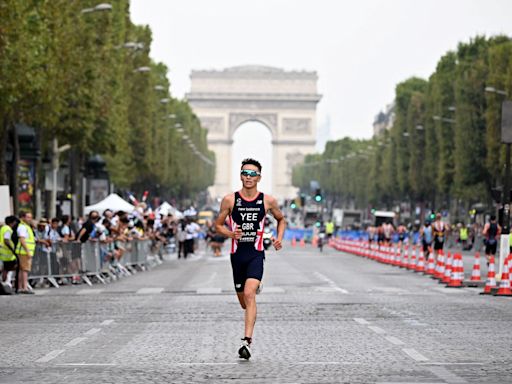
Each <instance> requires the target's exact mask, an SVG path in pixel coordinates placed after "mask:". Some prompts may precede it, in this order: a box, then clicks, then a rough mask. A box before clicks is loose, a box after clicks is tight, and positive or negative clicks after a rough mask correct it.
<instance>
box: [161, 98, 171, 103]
mask: <svg viewBox="0 0 512 384" xmlns="http://www.w3.org/2000/svg"><path fill="white" fill-rule="evenodd" d="M169 101H171V99H169V98H167V97H165V98H163V99H160V102H161V103H162V104H167V103H169Z"/></svg>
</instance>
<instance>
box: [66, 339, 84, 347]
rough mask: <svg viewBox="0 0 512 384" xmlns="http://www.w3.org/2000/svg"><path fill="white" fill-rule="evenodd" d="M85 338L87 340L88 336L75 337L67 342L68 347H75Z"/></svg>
mask: <svg viewBox="0 0 512 384" xmlns="http://www.w3.org/2000/svg"><path fill="white" fill-rule="evenodd" d="M85 340H87V337H75V338H74V339H73V340H71V341H70V342H69V343H67V344H66V347H74V346H75V345H77V344H80V343H81V342H82V341H85Z"/></svg>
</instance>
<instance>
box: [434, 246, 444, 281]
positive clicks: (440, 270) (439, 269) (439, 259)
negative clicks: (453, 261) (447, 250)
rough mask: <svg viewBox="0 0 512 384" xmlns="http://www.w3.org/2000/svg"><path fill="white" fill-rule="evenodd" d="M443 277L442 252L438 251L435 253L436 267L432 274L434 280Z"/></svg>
mask: <svg viewBox="0 0 512 384" xmlns="http://www.w3.org/2000/svg"><path fill="white" fill-rule="evenodd" d="M443 277H444V252H443V250H442V249H440V250H439V251H438V253H437V266H436V271H435V273H434V279H439V280H441V279H442V278H443Z"/></svg>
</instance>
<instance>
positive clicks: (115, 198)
mask: <svg viewBox="0 0 512 384" xmlns="http://www.w3.org/2000/svg"><path fill="white" fill-rule="evenodd" d="M107 209H111V210H112V211H114V212H115V211H125V212H128V213H131V212H132V211H133V210H134V209H135V207H134V206H133V205H131V204H130V203H129V202H127V201H126V200H123V199H122V198H121V197H119V195H116V194H115V193H111V194H110V195H108V196H107V197H105V199H104V200H102V201H100V202H99V203H96V204H93V205H88V206H87V207H85V208H84V213H86V214H88V213H89V212H91V211H98V212H99V213H100V215H101V214H103V211H105V210H107Z"/></svg>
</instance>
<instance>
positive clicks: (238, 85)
mask: <svg viewBox="0 0 512 384" xmlns="http://www.w3.org/2000/svg"><path fill="white" fill-rule="evenodd" d="M190 78H191V91H190V92H189V93H188V94H187V95H186V98H187V100H188V101H189V103H190V105H191V106H192V109H193V110H194V112H195V114H196V115H197V116H198V117H199V119H200V120H201V124H202V125H203V127H205V128H206V129H207V130H208V145H209V147H210V148H211V149H212V150H214V151H215V154H216V156H217V169H216V175H215V185H214V186H213V187H211V188H210V194H211V195H212V196H213V197H221V196H223V195H225V194H227V193H229V192H231V176H230V174H231V171H230V168H229V167H230V166H231V163H232V156H231V145H232V144H233V134H234V133H235V131H236V130H237V128H238V127H240V126H241V125H242V124H243V123H245V122H248V121H257V122H260V123H262V124H263V125H265V126H266V127H267V128H268V129H269V131H270V133H271V135H272V161H273V167H272V168H273V169H272V181H273V182H272V190H273V194H275V195H276V196H277V197H278V198H281V199H283V198H288V197H293V196H294V195H295V193H296V190H295V188H293V186H292V185H291V168H292V167H293V165H295V164H296V163H297V162H298V161H300V160H301V159H302V158H303V157H304V156H305V155H306V154H308V153H312V152H314V151H315V144H316V105H317V103H318V102H319V101H320V98H321V96H320V95H319V94H318V93H317V80H318V78H317V75H316V72H308V71H285V70H283V69H280V68H274V67H266V66H257V65H251V66H238V67H232V68H226V69H224V70H220V71H217V70H212V71H192V74H191V76H190Z"/></svg>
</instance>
